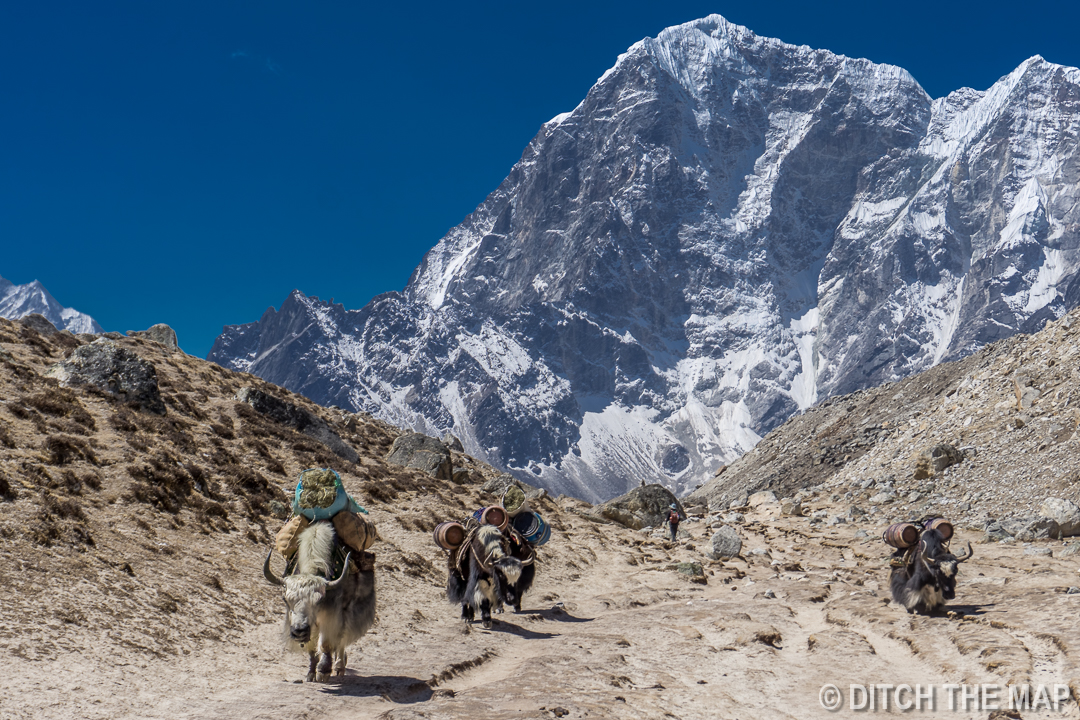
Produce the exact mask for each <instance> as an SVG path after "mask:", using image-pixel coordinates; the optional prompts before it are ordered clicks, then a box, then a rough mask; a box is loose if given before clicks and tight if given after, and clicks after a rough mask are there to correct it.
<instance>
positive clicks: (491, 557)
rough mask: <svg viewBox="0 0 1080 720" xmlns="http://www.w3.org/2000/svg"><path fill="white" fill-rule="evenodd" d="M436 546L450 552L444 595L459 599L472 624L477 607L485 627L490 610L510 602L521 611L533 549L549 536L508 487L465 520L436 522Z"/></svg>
mask: <svg viewBox="0 0 1080 720" xmlns="http://www.w3.org/2000/svg"><path fill="white" fill-rule="evenodd" d="M434 537H435V544H436V545H438V546H439V547H441V548H442V549H444V550H448V551H449V554H448V557H447V581H446V597H447V599H449V600H450V602H452V603H461V618H462V619H463V620H465V621H466V622H473V620H474V619H475V618H476V611H477V610H479V611H480V618H481V621H482V623H483V625H484V627H485V628H490V627H491V613H492V611H493V610H494V611H495V612H502V608H503V605H504V604H505V605H510V606H512V607H513V608H514V611H515V612H521V599H522V596H523V595H524V594H525V593H526V592H528V590H529V588H530V587H532V583H533V580H534V578H535V577H536V548H537V547H540V546H541V545H543V544H544V543H546V542H547V541H548V540H549V539H550V538H551V527H550V526H549V525H548V524H547V523H546V522H545V521H544V519H543V518H542V517H540V515H539V514H538V513H536V512H533V511H532V510H531V509H530V508H529V507H528V503H527V502H526V500H525V493H524V492H523V491H522V490H521V488H520V487H518V486H517V485H511V486H510V487H509V488H507V490H506V492H505V493H503V497H502V502H501V503H500V504H498V505H491V506H489V507H485V508H479V509H477V510H476V511H475V512H474V513H473V514H472V516H471V517H468V518H466V519H465V520H464V521H463V522H444V523H440V524H439V525H438V526H437V527H436V528H435V532H434Z"/></svg>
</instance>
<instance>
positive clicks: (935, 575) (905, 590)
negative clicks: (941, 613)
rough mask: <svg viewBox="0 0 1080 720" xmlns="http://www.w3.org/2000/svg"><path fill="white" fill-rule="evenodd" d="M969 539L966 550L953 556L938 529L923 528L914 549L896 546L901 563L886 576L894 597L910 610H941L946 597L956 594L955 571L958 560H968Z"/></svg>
mask: <svg viewBox="0 0 1080 720" xmlns="http://www.w3.org/2000/svg"><path fill="white" fill-rule="evenodd" d="M972 554H973V553H972V551H971V543H968V551H967V554H966V555H964V556H962V557H956V556H955V555H953V554H952V553H951V552H950V551H949V550H946V549H945V541H944V540H942V537H941V533H940V532H938V531H937V530H924V531H923V533H922V535H920V537H919V544H918V545H917V546H916V547H915V549H914V550H913V551H909V550H897V551H896V553H894V554H893V557H894V558H895V559H900V558H903V559H904V561H905V562H904V564H903V565H901V566H900V567H894V568H893V569H892V573H891V574H890V576H889V587H890V589H891V590H892V596H893V600H895V601H896V602H897V603H899V604H900V605H903V606H904V607H905V608H907V611H908V612H909V613H919V614H920V615H929V614H930V613H932V612H935V611H937V610H940V609H941V608H942V607H943V606H944V605H945V601H946V600H952V599H953V598H955V597H956V572H957V570H958V569H959V566H960V563H962V562H964V561H965V560H970V559H971V556H972Z"/></svg>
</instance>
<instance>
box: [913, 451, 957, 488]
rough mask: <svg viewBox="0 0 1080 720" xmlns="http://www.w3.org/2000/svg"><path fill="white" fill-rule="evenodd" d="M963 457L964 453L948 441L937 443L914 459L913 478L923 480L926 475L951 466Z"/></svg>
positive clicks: (934, 473)
mask: <svg viewBox="0 0 1080 720" xmlns="http://www.w3.org/2000/svg"><path fill="white" fill-rule="evenodd" d="M963 459H964V453H962V452H961V451H960V450H957V449H956V447H954V446H953V445H950V444H949V443H939V444H937V445H934V446H933V447H931V448H927V449H926V450H925V451H924V452H923V453H922V454H921V455H919V458H918V459H917V460H916V461H915V472H914V473H913V474H912V477H913V478H914V479H915V480H925V479H926V478H928V477H933V476H934V475H936V474H938V473H940V472H941V471H942V470H944V469H945V468H947V467H952V466H953V465H956V464H957V463H959V462H962V461H963Z"/></svg>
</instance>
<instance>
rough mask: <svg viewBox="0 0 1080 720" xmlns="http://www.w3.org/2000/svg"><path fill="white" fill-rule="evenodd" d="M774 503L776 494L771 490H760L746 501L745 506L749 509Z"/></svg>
mask: <svg viewBox="0 0 1080 720" xmlns="http://www.w3.org/2000/svg"><path fill="white" fill-rule="evenodd" d="M774 502H776V493H774V492H773V491H772V490H762V491H761V492H756V493H754V494H753V495H751V496H750V497H749V498H747V499H746V504H747V505H749V506H750V507H752V508H753V507H757V506H758V505H766V504H768V503H774Z"/></svg>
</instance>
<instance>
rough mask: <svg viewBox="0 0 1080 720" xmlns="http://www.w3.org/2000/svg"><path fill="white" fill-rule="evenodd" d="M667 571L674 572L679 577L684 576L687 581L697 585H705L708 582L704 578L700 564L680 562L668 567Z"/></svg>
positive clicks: (703, 570)
mask: <svg viewBox="0 0 1080 720" xmlns="http://www.w3.org/2000/svg"><path fill="white" fill-rule="evenodd" d="M668 569H669V570H674V571H675V572H677V573H679V574H680V575H682V576H684V577H685V578H686V579H687V580H689V581H690V582H692V583H697V584H698V585H707V584H708V582H709V580H708V578H706V577H705V569H704V568H703V567H701V563H696V562H681V563H675V564H674V565H669V566H668Z"/></svg>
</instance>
